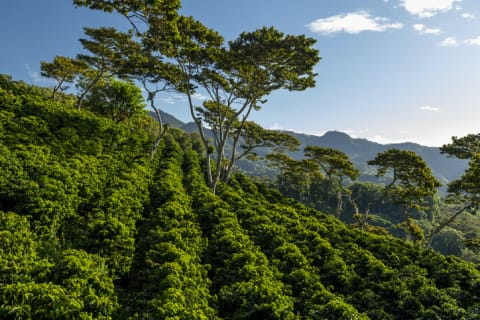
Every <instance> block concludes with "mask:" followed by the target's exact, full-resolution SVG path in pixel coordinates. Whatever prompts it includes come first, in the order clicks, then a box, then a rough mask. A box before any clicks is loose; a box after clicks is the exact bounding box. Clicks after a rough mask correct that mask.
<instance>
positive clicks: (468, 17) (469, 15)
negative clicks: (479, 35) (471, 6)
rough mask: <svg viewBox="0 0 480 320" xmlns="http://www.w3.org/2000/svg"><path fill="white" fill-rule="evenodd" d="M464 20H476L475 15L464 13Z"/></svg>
mask: <svg viewBox="0 0 480 320" xmlns="http://www.w3.org/2000/svg"><path fill="white" fill-rule="evenodd" d="M462 18H464V19H475V15H473V14H471V13H462Z"/></svg>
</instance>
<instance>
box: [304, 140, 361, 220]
mask: <svg viewBox="0 0 480 320" xmlns="http://www.w3.org/2000/svg"><path fill="white" fill-rule="evenodd" d="M303 152H304V155H305V156H306V157H307V158H308V159H311V160H312V161H314V162H315V163H317V164H318V167H319V168H320V170H321V172H322V174H323V176H324V177H325V178H326V180H327V187H328V189H329V190H326V191H327V192H328V191H333V193H334V194H335V197H336V200H337V205H336V208H335V214H336V216H337V217H339V216H340V214H341V212H342V205H343V200H342V199H343V198H344V197H347V198H348V199H349V200H350V202H352V201H353V199H352V198H351V196H350V190H349V189H348V188H347V186H346V185H345V182H346V180H348V179H349V180H350V181H354V180H356V179H357V178H358V176H359V175H360V171H359V170H358V169H356V168H355V167H354V165H353V162H352V161H350V159H349V158H348V156H347V155H346V154H345V153H343V152H342V151H339V150H335V149H332V148H324V147H319V146H307V147H305V149H304V150H303ZM354 207H355V206H354Z"/></svg>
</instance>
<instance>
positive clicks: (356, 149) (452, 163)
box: [162, 112, 468, 184]
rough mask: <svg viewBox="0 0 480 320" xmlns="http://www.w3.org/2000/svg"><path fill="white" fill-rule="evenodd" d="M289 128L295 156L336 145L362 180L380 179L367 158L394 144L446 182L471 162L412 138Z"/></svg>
mask: <svg viewBox="0 0 480 320" xmlns="http://www.w3.org/2000/svg"><path fill="white" fill-rule="evenodd" d="M162 117H163V118H162V119H163V121H164V122H165V123H168V124H169V125H171V126H173V127H176V128H180V129H182V130H184V131H186V132H190V133H191V132H195V131H197V127H196V125H195V124H194V123H193V122H188V123H183V122H182V121H180V120H178V119H177V118H175V117H174V116H172V115H170V114H168V113H165V112H162ZM207 132H208V130H207ZM287 132H288V133H290V134H291V135H293V136H294V137H296V138H297V139H298V140H300V143H301V145H300V151H297V152H294V153H292V154H291V156H292V157H294V158H296V159H300V158H302V157H303V148H304V147H306V146H307V145H313V146H320V147H328V148H334V149H337V150H340V151H342V152H344V153H345V154H347V155H348V156H349V157H350V159H351V160H352V161H353V162H354V164H355V166H356V167H357V168H358V169H359V170H360V171H361V172H362V177H361V180H364V181H376V180H377V179H376V177H374V175H375V170H374V168H372V167H370V166H368V165H367V161H368V160H371V159H373V158H375V156H376V155H377V154H378V153H380V152H383V151H385V150H387V149H391V148H396V149H400V150H410V151H413V152H415V153H416V154H418V155H419V156H421V157H422V158H423V159H424V160H425V162H426V163H427V164H428V166H429V167H430V168H431V169H432V171H433V174H434V175H435V176H436V177H437V178H438V179H439V180H440V181H441V182H442V183H443V184H446V183H447V182H449V181H452V180H454V179H457V178H459V177H460V176H461V175H462V174H463V172H464V171H465V169H466V168H467V165H468V162H467V161H465V160H459V159H456V158H449V157H447V156H446V155H443V154H441V153H440V150H439V148H436V147H426V146H422V145H419V144H416V143H411V142H405V143H395V144H380V143H376V142H372V141H369V140H367V139H360V138H352V137H350V136H349V135H348V134H346V133H343V132H339V131H329V132H327V133H325V134H324V135H323V136H315V135H308V134H303V133H297V132H292V131H287ZM266 152H268V150H259V152H258V153H259V154H265V153H266ZM240 167H241V168H242V169H243V170H245V171H247V172H250V171H252V170H254V171H255V172H256V174H258V173H260V172H266V171H269V170H268V169H266V168H261V165H259V164H255V165H253V164H252V163H250V162H249V161H242V162H241V163H240ZM254 174H255V173H254Z"/></svg>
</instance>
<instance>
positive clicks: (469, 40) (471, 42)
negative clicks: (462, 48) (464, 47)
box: [465, 36, 480, 46]
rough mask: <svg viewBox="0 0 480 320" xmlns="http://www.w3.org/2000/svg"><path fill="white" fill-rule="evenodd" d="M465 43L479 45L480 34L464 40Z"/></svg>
mask: <svg viewBox="0 0 480 320" xmlns="http://www.w3.org/2000/svg"><path fill="white" fill-rule="evenodd" d="M465 44H468V45H469V46H480V36H479V37H476V38H470V39H467V40H465Z"/></svg>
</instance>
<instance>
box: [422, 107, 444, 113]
mask: <svg viewBox="0 0 480 320" xmlns="http://www.w3.org/2000/svg"><path fill="white" fill-rule="evenodd" d="M420 110H422V111H428V112H440V108H437V107H432V106H423V107H420Z"/></svg>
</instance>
